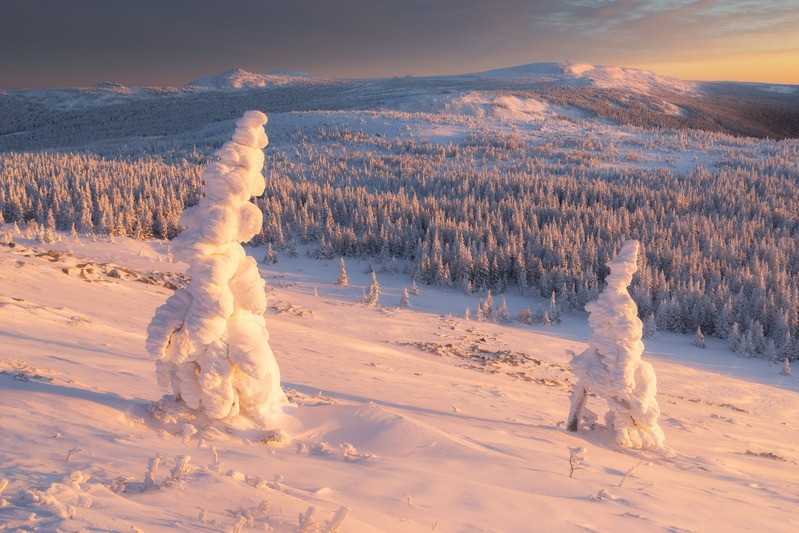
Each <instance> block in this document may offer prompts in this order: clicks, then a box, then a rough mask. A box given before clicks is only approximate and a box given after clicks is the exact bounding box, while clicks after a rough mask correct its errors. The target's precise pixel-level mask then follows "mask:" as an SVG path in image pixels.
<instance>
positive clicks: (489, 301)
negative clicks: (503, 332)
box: [478, 289, 496, 322]
mask: <svg viewBox="0 0 799 533" xmlns="http://www.w3.org/2000/svg"><path fill="white" fill-rule="evenodd" d="M480 308H481V311H482V313H481V316H482V317H483V318H482V320H485V321H486V322H493V321H494V320H496V309H495V308H494V297H493V296H491V289H488V290H487V291H486V297H485V300H483V301H482V302H480ZM478 320H480V319H479V318H478Z"/></svg>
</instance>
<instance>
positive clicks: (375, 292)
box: [361, 271, 380, 307]
mask: <svg viewBox="0 0 799 533" xmlns="http://www.w3.org/2000/svg"><path fill="white" fill-rule="evenodd" d="M379 300H380V283H378V282H377V275H376V274H375V273H374V271H372V281H371V282H370V283H369V289H368V290H367V291H364V293H363V298H362V299H361V301H362V302H363V303H365V304H366V305H369V306H372V307H374V306H377V304H378V301H379Z"/></svg>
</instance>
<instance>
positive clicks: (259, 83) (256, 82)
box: [183, 68, 315, 91]
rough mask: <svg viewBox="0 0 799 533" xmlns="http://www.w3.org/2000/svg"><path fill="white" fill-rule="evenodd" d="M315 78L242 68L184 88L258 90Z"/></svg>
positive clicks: (295, 73) (302, 74)
mask: <svg viewBox="0 0 799 533" xmlns="http://www.w3.org/2000/svg"><path fill="white" fill-rule="evenodd" d="M314 79H315V78H314V76H313V75H312V74H308V73H307V72H290V71H278V72H273V73H270V74H255V73H252V72H247V71H246V70H244V69H241V68H232V69H230V70H226V71H225V72H222V73H221V74H216V75H214V76H207V77H204V78H198V79H196V80H194V81H190V82H189V83H187V84H185V85H184V86H183V87H184V88H198V89H208V90H213V91H224V90H233V89H256V88H260V87H277V86H280V85H291V84H297V83H307V82H309V81H313V80H314Z"/></svg>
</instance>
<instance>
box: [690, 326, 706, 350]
mask: <svg viewBox="0 0 799 533" xmlns="http://www.w3.org/2000/svg"><path fill="white" fill-rule="evenodd" d="M691 344H693V345H694V346H696V347H697V348H707V344H705V335H704V333H702V328H701V327H698V328H696V334H695V335H694V340H692V341H691Z"/></svg>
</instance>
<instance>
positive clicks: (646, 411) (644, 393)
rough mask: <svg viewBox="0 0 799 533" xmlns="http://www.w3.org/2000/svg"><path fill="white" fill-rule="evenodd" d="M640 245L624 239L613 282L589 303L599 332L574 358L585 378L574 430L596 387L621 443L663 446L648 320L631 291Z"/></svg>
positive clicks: (576, 393) (576, 396) (576, 395)
mask: <svg viewBox="0 0 799 533" xmlns="http://www.w3.org/2000/svg"><path fill="white" fill-rule="evenodd" d="M638 250H639V244H638V241H635V240H631V241H627V242H626V243H625V244H624V246H623V247H622V249H621V251H619V253H618V255H617V256H616V258H615V259H613V260H612V261H610V262H609V263H608V267H609V268H610V274H608V276H607V277H606V278H605V282H606V283H607V286H606V287H605V289H604V290H603V291H602V293H601V294H600V295H599V298H597V299H596V300H594V301H593V302H589V303H588V304H587V305H586V306H585V308H586V311H588V313H589V315H588V323H589V324H590V326H591V328H592V329H593V330H594V335H593V336H592V337H591V340H590V341H589V343H588V348H587V349H586V350H585V351H584V352H583V353H581V354H580V355H578V356H576V357H575V358H574V359H573V360H572V369H573V371H574V373H575V375H576V376H577V377H578V379H579V381H578V382H577V385H576V386H575V388H574V390H573V392H572V412H571V414H570V415H569V429H570V430H573V431H576V430H578V428H579V424H580V422H581V420H580V419H581V415H582V411H583V409H584V406H585V401H586V399H587V395H588V393H589V391H590V392H593V393H595V394H596V395H597V396H598V397H600V398H602V399H604V400H605V401H607V403H608V407H609V411H608V413H607V414H606V415H605V421H606V424H607V425H608V426H609V427H612V428H613V429H614V430H615V432H616V443H617V444H619V445H620V446H625V447H628V448H645V449H656V450H662V449H663V442H664V438H665V436H664V435H663V430H662V429H661V428H660V426H659V425H658V417H659V416H660V407H659V406H658V402H657V399H656V397H655V396H656V394H657V381H656V378H655V371H654V369H653V368H652V365H650V364H649V363H648V362H646V361H643V360H641V355H642V354H643V352H644V343H643V342H642V341H641V337H642V333H643V324H642V322H641V320H640V319H639V318H638V308H637V307H636V305H635V302H634V301H633V299H632V297H631V296H630V294H629V292H627V287H629V285H630V283H632V279H633V274H635V272H636V270H637V269H638V263H637V261H638Z"/></svg>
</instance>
